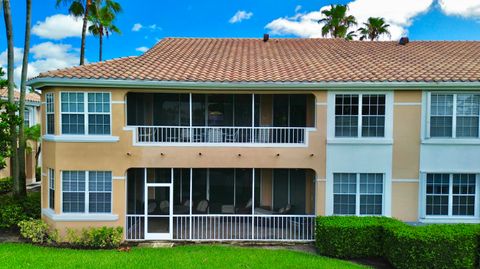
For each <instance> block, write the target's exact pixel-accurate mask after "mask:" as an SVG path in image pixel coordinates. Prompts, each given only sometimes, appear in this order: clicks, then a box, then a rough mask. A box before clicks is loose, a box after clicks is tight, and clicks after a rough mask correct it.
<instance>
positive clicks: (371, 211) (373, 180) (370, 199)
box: [333, 173, 383, 215]
mask: <svg viewBox="0 0 480 269" xmlns="http://www.w3.org/2000/svg"><path fill="white" fill-rule="evenodd" d="M333 214H338V215H382V214H383V174H376V173H375V174H373V173H366V174H364V173H362V174H356V173H335V174H333Z"/></svg>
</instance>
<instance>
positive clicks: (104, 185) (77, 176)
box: [62, 171, 112, 213]
mask: <svg viewBox="0 0 480 269" xmlns="http://www.w3.org/2000/svg"><path fill="white" fill-rule="evenodd" d="M62 209H63V212H64V213H110V212H111V209H112V172H110V171H62Z"/></svg>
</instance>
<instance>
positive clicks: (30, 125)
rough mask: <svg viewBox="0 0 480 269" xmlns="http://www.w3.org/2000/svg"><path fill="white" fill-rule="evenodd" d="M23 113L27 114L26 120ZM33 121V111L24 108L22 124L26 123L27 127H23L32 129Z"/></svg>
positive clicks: (29, 108)
mask: <svg viewBox="0 0 480 269" xmlns="http://www.w3.org/2000/svg"><path fill="white" fill-rule="evenodd" d="M25 112H27V113H28V118H27V117H25ZM32 119H33V109H32V108H31V107H25V111H24V112H23V124H25V122H26V121H28V125H25V127H32V126H33V125H34V122H33V121H32Z"/></svg>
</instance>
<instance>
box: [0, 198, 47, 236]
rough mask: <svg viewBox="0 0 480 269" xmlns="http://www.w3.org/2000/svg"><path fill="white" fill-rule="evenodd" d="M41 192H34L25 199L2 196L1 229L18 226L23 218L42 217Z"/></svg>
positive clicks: (0, 210) (0, 203)
mask: <svg viewBox="0 0 480 269" xmlns="http://www.w3.org/2000/svg"><path fill="white" fill-rule="evenodd" d="M40 212H41V209H40V193H39V192H32V193H29V194H28V196H27V197H26V198H24V199H17V198H14V197H13V196H10V195H2V196H0V229H9V228H15V227H17V224H18V223H19V222H20V221H22V220H29V219H39V218H40Z"/></svg>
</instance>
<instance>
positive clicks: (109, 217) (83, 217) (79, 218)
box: [42, 208, 118, 221]
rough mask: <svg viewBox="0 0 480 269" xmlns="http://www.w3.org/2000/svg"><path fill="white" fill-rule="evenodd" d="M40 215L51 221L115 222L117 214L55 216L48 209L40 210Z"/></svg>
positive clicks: (66, 214) (64, 214)
mask: <svg viewBox="0 0 480 269" xmlns="http://www.w3.org/2000/svg"><path fill="white" fill-rule="evenodd" d="M42 215H44V216H45V217H47V218H49V219H51V220H53V221H117V220H118V215H117V214H93V213H85V214H82V213H62V214H56V213H55V212H54V211H53V210H51V209H50V208H42Z"/></svg>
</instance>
